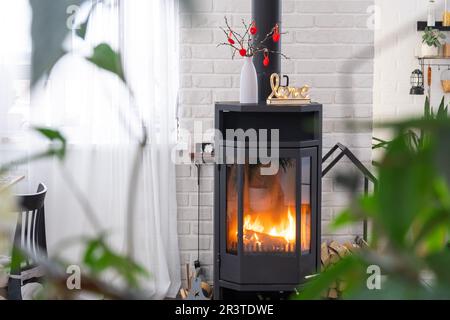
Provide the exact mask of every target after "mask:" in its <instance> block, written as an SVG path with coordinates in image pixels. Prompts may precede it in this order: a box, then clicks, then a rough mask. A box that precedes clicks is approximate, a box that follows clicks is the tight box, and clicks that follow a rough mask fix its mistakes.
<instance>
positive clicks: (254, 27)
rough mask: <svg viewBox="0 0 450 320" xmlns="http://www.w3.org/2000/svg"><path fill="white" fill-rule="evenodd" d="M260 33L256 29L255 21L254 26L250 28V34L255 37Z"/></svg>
mask: <svg viewBox="0 0 450 320" xmlns="http://www.w3.org/2000/svg"><path fill="white" fill-rule="evenodd" d="M257 32H258V28H256V22H255V21H253V23H252V26H251V27H250V34H252V35H255V34H256V33H257Z"/></svg>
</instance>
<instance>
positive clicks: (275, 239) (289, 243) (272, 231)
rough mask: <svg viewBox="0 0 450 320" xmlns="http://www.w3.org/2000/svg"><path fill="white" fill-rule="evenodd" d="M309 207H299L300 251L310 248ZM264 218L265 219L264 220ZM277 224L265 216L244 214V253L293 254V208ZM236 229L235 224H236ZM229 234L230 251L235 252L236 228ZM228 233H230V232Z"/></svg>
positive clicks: (294, 230) (288, 209) (294, 238)
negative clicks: (300, 221) (300, 222)
mask: <svg viewBox="0 0 450 320" xmlns="http://www.w3.org/2000/svg"><path fill="white" fill-rule="evenodd" d="M310 215H311V211H310V206H309V205H306V204H305V205H302V206H301V220H302V221H304V223H302V224H301V231H300V234H301V239H300V244H301V248H302V251H305V250H308V249H309V247H310V241H311V240H310V239H311V238H310V232H309V230H310V217H311V216H310ZM264 217H266V218H264ZM280 218H281V219H280V220H279V222H278V223H276V222H273V221H271V219H267V215H266V214H256V215H255V214H252V215H250V214H244V228H243V229H244V251H246V252H284V253H293V252H295V243H296V224H295V208H291V207H288V208H287V211H286V213H285V215H284V216H283V215H282V216H281V217H280ZM236 227H237V224H236ZM235 230H236V231H235V232H234V234H229V237H228V238H229V243H230V248H229V249H230V251H237V228H236V229H235ZM230 232H232V231H231V230H230Z"/></svg>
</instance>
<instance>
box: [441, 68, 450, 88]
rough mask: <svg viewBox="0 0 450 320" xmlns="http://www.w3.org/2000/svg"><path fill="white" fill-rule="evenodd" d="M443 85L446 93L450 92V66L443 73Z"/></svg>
mask: <svg viewBox="0 0 450 320" xmlns="http://www.w3.org/2000/svg"><path fill="white" fill-rule="evenodd" d="M441 86H442V91H444V93H450V66H449V67H448V69H447V70H444V71H442V73H441Z"/></svg>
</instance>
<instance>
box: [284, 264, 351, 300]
mask: <svg viewBox="0 0 450 320" xmlns="http://www.w3.org/2000/svg"><path fill="white" fill-rule="evenodd" d="M359 268H360V265H359V263H358V261H357V260H356V259H355V258H354V257H352V256H348V257H346V258H344V259H342V260H340V261H339V262H338V263H336V264H335V265H333V266H332V267H330V268H329V269H327V270H326V271H324V272H322V273H321V274H319V275H318V276H316V277H314V278H313V279H312V280H311V281H309V282H308V283H307V284H306V285H305V288H304V289H302V288H299V292H300V293H299V294H298V295H296V296H293V297H292V298H293V299H294V300H315V299H320V298H321V297H322V295H323V293H324V292H326V290H328V288H330V286H331V284H332V283H333V282H335V281H336V280H338V279H343V280H345V281H349V279H348V274H349V273H351V272H353V271H354V270H355V269H359Z"/></svg>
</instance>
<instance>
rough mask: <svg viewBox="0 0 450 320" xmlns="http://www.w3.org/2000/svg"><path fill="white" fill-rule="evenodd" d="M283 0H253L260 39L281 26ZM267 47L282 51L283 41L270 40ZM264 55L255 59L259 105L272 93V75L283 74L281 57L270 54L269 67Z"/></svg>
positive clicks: (259, 55) (254, 16)
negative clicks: (276, 26) (270, 80)
mask: <svg viewBox="0 0 450 320" xmlns="http://www.w3.org/2000/svg"><path fill="white" fill-rule="evenodd" d="M281 12H282V10H281V0H252V19H253V21H255V23H256V26H257V27H258V35H259V36H258V39H259V40H262V38H264V37H265V35H266V34H268V33H269V32H270V31H271V30H272V28H273V27H274V26H275V24H277V23H278V26H279V27H280V30H281V29H282V26H281ZM265 45H266V46H267V48H268V49H269V50H273V51H278V52H280V51H281V39H280V41H278V42H274V41H272V40H268V41H267V42H266V43H265ZM263 59H264V55H263V54H262V53H259V54H257V55H256V56H255V57H254V61H253V62H254V64H255V68H256V72H257V74H258V91H259V92H258V100H259V103H264V104H265V103H266V99H267V97H268V96H269V95H270V93H271V92H272V89H271V88H270V83H269V79H270V75H271V74H272V73H274V72H275V73H281V56H280V55H278V54H270V64H269V66H267V67H264V65H263Z"/></svg>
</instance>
